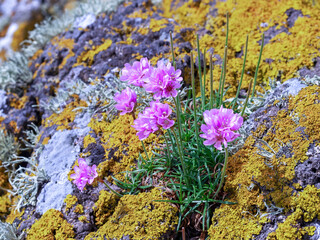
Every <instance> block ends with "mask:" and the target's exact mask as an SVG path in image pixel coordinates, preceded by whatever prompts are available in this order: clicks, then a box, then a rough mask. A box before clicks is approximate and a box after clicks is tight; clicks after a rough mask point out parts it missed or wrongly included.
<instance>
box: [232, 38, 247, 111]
mask: <svg viewBox="0 0 320 240" xmlns="http://www.w3.org/2000/svg"><path fill="white" fill-rule="evenodd" d="M248 39H249V36H248V35H247V39H246V48H245V51H244V59H243V65H242V72H241V78H240V82H239V86H238V90H237V93H236V97H235V98H234V102H233V106H232V110H234V108H235V106H236V103H237V100H238V96H239V93H240V89H241V85H242V79H243V75H244V69H245V66H246V59H247V49H248Z"/></svg>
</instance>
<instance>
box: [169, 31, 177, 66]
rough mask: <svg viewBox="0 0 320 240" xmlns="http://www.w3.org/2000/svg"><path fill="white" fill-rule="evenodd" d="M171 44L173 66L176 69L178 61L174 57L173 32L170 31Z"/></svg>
mask: <svg viewBox="0 0 320 240" xmlns="http://www.w3.org/2000/svg"><path fill="white" fill-rule="evenodd" d="M170 46H171V53H172V66H173V67H174V69H176V61H175V57H174V51H173V40H172V32H171V31H170Z"/></svg>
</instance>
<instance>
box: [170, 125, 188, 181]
mask: <svg viewBox="0 0 320 240" xmlns="http://www.w3.org/2000/svg"><path fill="white" fill-rule="evenodd" d="M172 132H173V135H174V136H175V138H176V140H177V141H176V143H177V145H178V151H179V156H180V161H181V166H182V171H183V177H184V178H185V180H186V183H187V185H189V178H188V175H187V172H186V168H185V166H184V157H183V154H182V149H181V145H180V143H179V140H178V136H177V134H176V132H175V131H174V130H173V131H172Z"/></svg>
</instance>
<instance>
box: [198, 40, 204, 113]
mask: <svg viewBox="0 0 320 240" xmlns="http://www.w3.org/2000/svg"><path fill="white" fill-rule="evenodd" d="M197 52H198V72H199V80H200V92H201V104H202V109H204V107H205V99H204V93H203V86H202V74H201V55H200V44H199V34H197Z"/></svg>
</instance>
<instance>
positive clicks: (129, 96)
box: [114, 87, 137, 115]
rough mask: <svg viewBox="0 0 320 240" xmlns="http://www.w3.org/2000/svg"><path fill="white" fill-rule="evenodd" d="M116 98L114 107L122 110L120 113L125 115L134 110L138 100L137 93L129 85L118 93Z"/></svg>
mask: <svg viewBox="0 0 320 240" xmlns="http://www.w3.org/2000/svg"><path fill="white" fill-rule="evenodd" d="M114 100H115V101H116V102H117V104H116V105H115V106H114V107H115V108H116V109H117V110H119V111H122V112H121V113H120V115H124V114H126V113H130V112H132V111H133V109H134V106H135V104H136V102H137V94H136V93H135V91H133V90H132V89H130V88H128V87H127V88H126V89H124V90H123V91H122V92H121V93H116V95H115V96H114Z"/></svg>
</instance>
